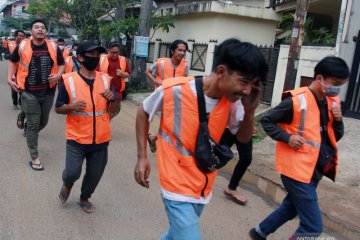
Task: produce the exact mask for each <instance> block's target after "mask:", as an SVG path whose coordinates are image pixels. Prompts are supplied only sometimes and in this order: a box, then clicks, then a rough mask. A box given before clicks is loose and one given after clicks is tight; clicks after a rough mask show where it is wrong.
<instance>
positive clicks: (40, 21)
mask: <svg viewBox="0 0 360 240" xmlns="http://www.w3.org/2000/svg"><path fill="white" fill-rule="evenodd" d="M35 23H42V24H44V26H45V29H47V26H46V23H45V21H44V20H42V19H35V20H34V21H32V22H31V23H30V30H31V29H32V28H33V26H34V24H35Z"/></svg>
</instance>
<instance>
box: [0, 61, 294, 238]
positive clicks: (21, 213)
mask: <svg viewBox="0 0 360 240" xmlns="http://www.w3.org/2000/svg"><path fill="white" fill-rule="evenodd" d="M0 80H1V81H0V99H1V100H0V109H1V114H0V122H1V124H0V132H1V138H0V151H1V156H0V184H1V185H0V193H1V194H0V239H4V240H7V239H29V240H32V239H34V240H42V239H44V240H48V239H54V240H57V239H59V240H70V239H76V240H77V239H79V240H82V239H84V240H85V239H86V240H92V239H94V240H95V239H96V240H97V239H159V236H160V235H161V233H163V232H164V231H165V230H166V228H167V219H166V215H165V211H164V210H163V205H162V202H161V199H160V188H159V183H158V174H157V167H156V161H155V155H154V154H152V153H149V157H150V160H151V162H152V173H151V177H150V181H151V187H150V189H144V188H142V187H140V186H139V185H137V184H136V183H135V181H134V177H133V169H134V166H135V162H136V146H135V135H134V128H135V127H134V126H135V113H136V105H134V104H133V103H131V102H129V101H125V102H124V103H123V108H122V111H121V113H120V115H119V116H118V117H117V118H115V119H114V120H113V122H112V124H113V139H112V141H111V144H110V147H109V162H108V165H107V168H106V170H105V173H104V176H103V178H102V180H101V182H100V184H99V186H98V188H97V190H96V192H95V194H94V195H93V197H92V198H91V200H92V201H93V202H94V204H95V205H96V206H97V209H96V212H95V213H93V214H86V213H84V212H82V211H81V210H80V208H79V207H78V206H77V205H76V201H77V199H78V197H79V194H80V185H81V182H76V183H75V185H74V187H73V190H72V193H71V195H70V197H69V200H68V203H67V204H66V205H65V207H59V206H58V204H57V201H56V198H55V196H56V194H57V193H58V191H59V189H60V186H61V184H62V182H61V173H62V170H63V167H64V158H65V136H64V131H65V117H64V116H62V115H58V114H56V113H55V112H54V110H52V112H51V115H50V120H49V124H48V126H47V127H46V128H45V129H44V130H43V131H42V132H41V133H40V137H39V152H40V158H41V160H42V163H43V164H44V167H45V171H44V172H35V171H33V170H31V169H30V167H29V165H28V161H29V159H30V156H29V153H28V150H27V147H26V142H25V138H24V137H23V136H22V131H21V130H19V129H17V128H16V121H15V120H16V116H17V114H18V111H14V110H11V106H12V104H11V96H10V89H9V87H8V86H7V84H6V83H5V80H6V64H5V63H4V62H0ZM157 125H158V119H156V120H155V121H154V124H153V126H152V128H153V129H152V131H153V132H155V131H156V127H157ZM227 178H228V176H227V175H225V174H223V175H220V176H219V177H218V179H217V182H216V184H215V188H214V194H213V195H214V197H213V200H212V202H211V203H210V205H209V206H207V207H206V208H205V210H204V212H203V216H202V218H201V226H202V230H203V236H204V239H211V240H212V239H214V240H215V239H224V240H232V239H234V240H235V239H248V237H247V232H248V230H249V229H250V228H251V227H252V226H253V225H254V224H256V223H257V222H258V221H259V220H261V219H262V218H263V217H265V216H266V215H267V214H268V213H269V212H271V211H272V209H273V208H274V207H275V206H276V205H275V204H274V203H273V202H271V201H269V200H267V198H266V196H263V195H261V193H260V192H259V191H258V190H257V189H255V188H253V187H251V186H249V185H245V186H242V189H241V190H242V191H243V192H244V193H245V194H246V196H247V197H248V200H249V203H248V205H247V206H246V207H242V206H239V205H236V204H234V203H233V202H231V201H229V200H227V199H226V198H225V197H223V195H222V189H223V187H224V186H226V184H227V182H228V180H227ZM296 225H297V220H295V221H292V222H291V223H289V224H287V225H286V226H284V227H283V228H281V229H280V230H279V231H278V232H277V233H276V234H274V235H272V236H271V237H270V238H269V239H274V240H275V239H276V240H278V239H287V237H288V236H289V235H290V234H291V233H292V232H293V231H294V230H295V228H296Z"/></svg>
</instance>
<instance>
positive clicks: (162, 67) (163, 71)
mask: <svg viewBox="0 0 360 240" xmlns="http://www.w3.org/2000/svg"><path fill="white" fill-rule="evenodd" d="M160 69H161V79H162V80H164V76H165V59H161V61H160Z"/></svg>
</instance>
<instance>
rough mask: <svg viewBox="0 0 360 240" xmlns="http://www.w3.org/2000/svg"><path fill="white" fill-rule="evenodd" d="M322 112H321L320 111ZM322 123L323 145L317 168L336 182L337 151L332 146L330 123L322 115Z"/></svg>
mask: <svg viewBox="0 0 360 240" xmlns="http://www.w3.org/2000/svg"><path fill="white" fill-rule="evenodd" d="M318 106H319V108H320V104H319V102H318ZM320 112H321V110H320ZM320 123H321V125H322V126H321V127H322V128H323V129H322V131H321V136H322V137H321V144H320V152H319V158H318V162H317V166H316V168H317V169H318V170H319V171H320V173H322V174H323V175H324V176H326V177H328V178H330V179H331V180H333V181H334V182H335V174H336V169H335V167H336V160H337V156H336V149H335V148H333V147H332V146H330V140H329V137H328V132H327V129H326V127H327V125H328V121H327V120H326V119H324V116H323V115H322V114H321V113H320Z"/></svg>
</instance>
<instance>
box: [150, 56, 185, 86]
mask: <svg viewBox="0 0 360 240" xmlns="http://www.w3.org/2000/svg"><path fill="white" fill-rule="evenodd" d="M157 67H158V71H157V76H156V79H157V80H159V81H163V80H164V79H167V78H174V77H187V76H185V74H186V70H187V61H186V60H185V59H182V60H181V62H180V63H179V65H177V66H176V68H174V66H173V64H172V62H171V58H158V59H157Z"/></svg>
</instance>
